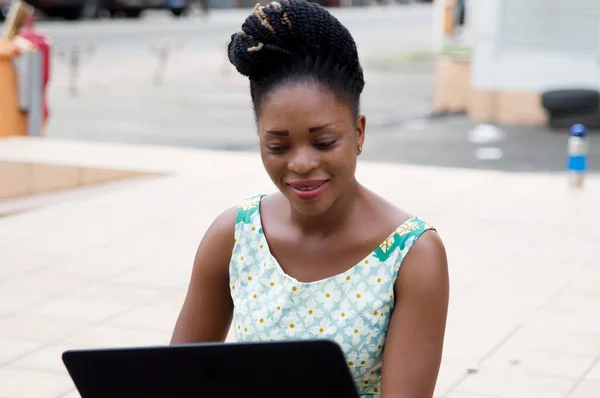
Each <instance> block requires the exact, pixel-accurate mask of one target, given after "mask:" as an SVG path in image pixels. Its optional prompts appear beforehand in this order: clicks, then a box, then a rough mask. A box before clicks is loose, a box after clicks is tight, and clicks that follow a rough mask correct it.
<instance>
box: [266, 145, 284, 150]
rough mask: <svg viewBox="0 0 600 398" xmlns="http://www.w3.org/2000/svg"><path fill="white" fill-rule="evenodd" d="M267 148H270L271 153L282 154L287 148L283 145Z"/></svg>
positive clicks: (268, 146)
mask: <svg viewBox="0 0 600 398" xmlns="http://www.w3.org/2000/svg"><path fill="white" fill-rule="evenodd" d="M267 148H269V151H271V152H282V151H284V150H285V149H286V147H285V146H282V145H267Z"/></svg>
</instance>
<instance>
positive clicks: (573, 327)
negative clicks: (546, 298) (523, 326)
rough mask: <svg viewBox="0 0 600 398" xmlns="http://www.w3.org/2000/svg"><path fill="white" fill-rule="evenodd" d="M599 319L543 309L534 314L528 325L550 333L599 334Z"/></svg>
mask: <svg viewBox="0 0 600 398" xmlns="http://www.w3.org/2000/svg"><path fill="white" fill-rule="evenodd" d="M599 319H600V318H599V317H598V316H597V315H595V314H593V313H589V312H584V311H570V312H565V311H558V310H552V309H543V310H541V311H539V312H538V313H537V314H535V315H534V316H533V317H532V318H531V319H530V320H528V322H527V323H528V324H529V325H531V326H535V327H539V328H544V329H547V330H550V331H563V332H573V333H586V334H587V333H589V334H600V322H599Z"/></svg>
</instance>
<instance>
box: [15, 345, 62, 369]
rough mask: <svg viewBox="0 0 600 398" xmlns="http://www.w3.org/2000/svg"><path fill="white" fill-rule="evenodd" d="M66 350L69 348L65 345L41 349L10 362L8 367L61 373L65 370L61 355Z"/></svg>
mask: <svg viewBox="0 0 600 398" xmlns="http://www.w3.org/2000/svg"><path fill="white" fill-rule="evenodd" d="M68 349H70V347H69V346H66V345H51V346H47V347H43V348H40V349H38V350H36V351H34V352H32V353H31V354H29V355H25V356H23V357H22V358H20V359H18V360H16V361H13V362H11V364H10V366H11V367H13V368H16V369H27V370H40V371H45V372H55V373H63V372H66V369H65V366H64V364H63V362H62V353H63V352H65V351H67V350H68Z"/></svg>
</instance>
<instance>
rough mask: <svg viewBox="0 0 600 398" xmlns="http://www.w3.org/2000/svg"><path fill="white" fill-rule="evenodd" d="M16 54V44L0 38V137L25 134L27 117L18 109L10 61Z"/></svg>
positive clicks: (15, 79) (15, 85)
mask: <svg viewBox="0 0 600 398" xmlns="http://www.w3.org/2000/svg"><path fill="white" fill-rule="evenodd" d="M17 56H19V49H18V48H17V46H15V45H14V44H13V43H12V42H11V41H10V40H7V39H2V38H0V138H2V137H9V136H15V135H23V136H24V135H27V118H26V115H25V113H24V112H21V110H20V109H19V97H18V95H19V94H18V93H19V91H18V86H17V73H16V70H15V67H14V65H13V62H12V60H13V58H15V57H17Z"/></svg>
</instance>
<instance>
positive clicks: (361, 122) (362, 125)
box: [356, 115, 367, 155]
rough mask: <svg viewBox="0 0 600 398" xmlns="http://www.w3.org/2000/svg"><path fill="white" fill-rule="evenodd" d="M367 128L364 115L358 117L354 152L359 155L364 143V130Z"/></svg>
mask: <svg viewBox="0 0 600 398" xmlns="http://www.w3.org/2000/svg"><path fill="white" fill-rule="evenodd" d="M366 127H367V118H366V117H365V115H358V119H356V150H357V151H358V152H357V153H358V154H359V155H360V154H361V152H362V147H363V145H364V143H365V129H366Z"/></svg>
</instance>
